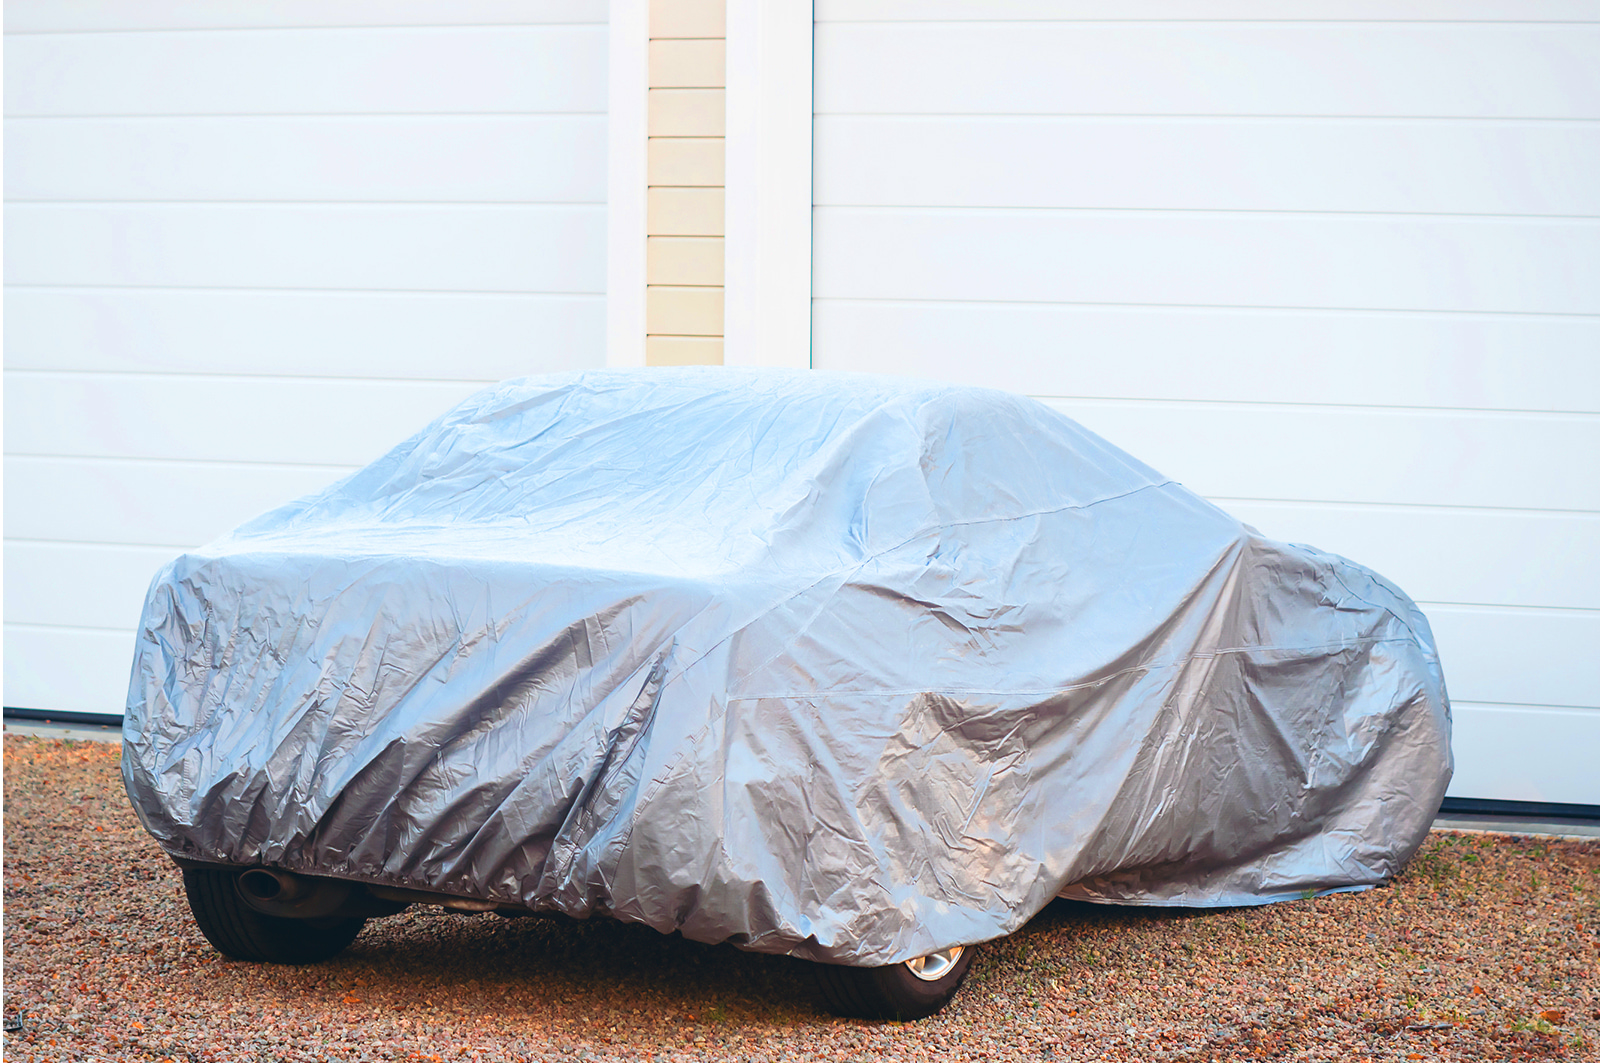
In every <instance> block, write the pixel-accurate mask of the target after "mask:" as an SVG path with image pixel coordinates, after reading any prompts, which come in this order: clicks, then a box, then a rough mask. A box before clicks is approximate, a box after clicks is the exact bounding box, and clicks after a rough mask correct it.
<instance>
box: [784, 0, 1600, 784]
mask: <svg viewBox="0 0 1600 1063" xmlns="http://www.w3.org/2000/svg"><path fill="white" fill-rule="evenodd" d="M1284 10H1285V6H1284V5H1282V4H1268V3H1263V2H1251V0H1231V2H1229V0H1206V2H1201V0H1161V2H1157V0H1146V2H1138V0H1124V2H1116V3H1113V2H1111V0H1103V2H1096V0H1077V2H1061V0H1057V2H1044V0H1039V2H1029V0H1009V2H984V0H968V2H962V0H925V2H917V3H911V2H895V0H823V2H819V3H818V4H817V26H816V42H817V43H816V47H817V53H816V73H815V81H816V90H815V91H816V100H815V112H816V115H815V127H814V137H815V159H816V161H815V192H814V204H815V207H814V212H813V225H814V236H815V252H814V255H815V258H814V302H813V330H814V340H813V342H814V364H816V365H817V367H819V368H841V369H855V370H863V371H878V372H893V373H914V374H918V375H923V376H932V377H945V378H949V379H955V380H963V381H967V382H971V383H979V384H988V385H993V386H1000V387H1006V388H1011V389H1014V390H1018V391H1023V392H1026V393H1030V394H1034V395H1037V396H1040V397H1042V398H1045V399H1046V400H1047V401H1049V402H1051V403H1052V404H1054V405H1056V406H1057V407H1058V408H1060V409H1062V410H1064V411H1066V412H1067V413H1069V414H1071V415H1072V416H1073V417H1075V418H1077V419H1078V420H1080V421H1081V422H1083V423H1084V424H1085V425H1087V426H1088V427H1090V428H1092V429H1094V430H1096V431H1098V432H1100V433H1102V434H1103V435H1105V436H1106V437H1108V438H1109V439H1111V440H1112V441H1114V442H1116V443H1118V444H1119V445H1121V446H1123V447H1125V448H1126V449H1127V450H1129V451H1131V452H1132V453H1134V454H1136V455H1138V456H1139V457H1141V458H1143V459H1144V460H1146V461H1148V462H1150V463H1151V464H1153V465H1155V466H1156V467H1157V468H1160V469H1162V470H1163V471H1165V472H1167V473H1168V474H1169V475H1172V476H1174V477H1176V478H1178V479H1180V480H1182V481H1184V482H1185V483H1187V484H1188V485H1189V486H1191V487H1193V488H1195V489H1196V490H1198V491H1200V492H1202V493H1203V494H1205V495H1207V496H1208V497H1210V498H1212V499H1213V500H1215V501H1217V502H1218V503H1220V504H1221V505H1223V506H1224V507H1225V508H1227V509H1229V510H1230V511H1232V512H1234V513H1236V514H1238V515H1239V516H1240V517H1242V518H1244V519H1245V520H1248V521H1250V522H1251V523H1254V524H1256V525H1257V526H1258V527H1260V528H1261V529H1262V530H1263V531H1265V532H1267V533H1268V534H1270V535H1274V536H1278V537H1281V538H1286V539H1290V540H1297V541H1305V542H1312V543H1315V544H1317V545H1319V546H1322V547H1325V548H1327V549H1331V550H1334V551H1337V552H1340V553H1343V554H1347V555H1348V556H1350V557H1353V558H1355V559H1356V560H1358V561H1361V562H1363V563H1365V564H1368V565H1370V566H1372V567H1373V568H1375V569H1377V570H1378V571H1380V572H1382V573H1384V574H1385V575H1387V576H1389V577H1390V578H1392V579H1394V580H1395V581H1397V582H1398V583H1399V584H1400V585H1401V586H1402V587H1404V588H1406V590H1407V591H1408V592H1409V593H1411V594H1412V595H1413V596H1414V597H1416V598H1417V599H1418V600H1419V601H1420V602H1421V603H1422V604H1423V607H1424V609H1425V611H1426V612H1427V614H1428V616H1429V618H1430V620H1431V621H1432V623H1433V625H1434V629H1435V632H1436V634H1437V636H1438V639H1439V644H1440V650H1441V654H1442V656H1443V659H1444V664H1445V669H1446V677H1447V680H1448V683H1449V687H1450V691H1451V694H1452V695H1453V700H1454V704H1455V712H1456V717H1455V719H1456V751H1457V757H1458V770H1457V776H1456V781H1455V784H1454V785H1453V787H1452V789H1451V793H1452V794H1454V795H1456V796H1467V797H1488V798H1502V799H1513V800H1543V801H1564V802H1578V803H1600V771H1596V770H1595V767H1594V765H1595V764H1596V763H1600V3H1596V2H1593V0H1570V2H1563V0H1550V2H1530V0H1518V2H1512V0H1502V2H1496V0H1473V2H1459V3H1445V2H1442V0H1403V2H1397V3H1396V2H1392V3H1383V4H1379V3H1370V2H1365V0H1345V2H1332V0H1329V2H1314V3H1306V4H1297V5H1292V8H1291V10H1292V11H1293V12H1294V17H1293V18H1292V19H1285V18H1283V16H1282V12H1283V11H1284ZM1453 19H1454V20H1460V21H1451V20H1453Z"/></svg>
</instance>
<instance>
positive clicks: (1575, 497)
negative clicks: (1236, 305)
mask: <svg viewBox="0 0 1600 1063" xmlns="http://www.w3.org/2000/svg"><path fill="white" fill-rule="evenodd" d="M1047 401H1049V403H1050V404H1051V405H1052V406H1054V407H1056V408H1057V409H1059V410H1061V411H1062V412H1063V413H1065V414H1067V415H1068V416H1070V417H1072V418H1073V419H1075V420H1077V421H1079V422H1080V423H1082V424H1083V425H1085V426H1086V427H1088V428H1089V429H1091V430H1093V431H1095V432H1098V433H1099V434H1101V435H1103V436H1105V437H1106V438H1107V439H1109V440H1111V441H1112V442H1113V443H1115V444H1117V445H1118V446H1120V447H1123V448H1124V449H1126V450H1128V451H1129V452H1131V453H1133V454H1136V455H1138V456H1139V457H1140V458H1142V459H1144V460H1145V461H1147V462H1149V463H1150V464H1151V465H1154V466H1155V467H1156V468H1158V469H1160V470H1161V471H1162V472H1164V473H1166V474H1167V475H1168V476H1171V477H1172V478H1173V479H1175V480H1178V481H1180V482H1182V483H1184V484H1185V485H1187V486H1188V487H1190V488H1192V489H1194V490H1196V491H1199V492H1200V493H1201V494H1204V495H1208V496H1219V497H1226V498H1250V499H1273V500H1283V501H1288V500H1296V499H1298V500H1304V501H1309V502H1386V503H1392V504H1420V505H1431V506H1477V507H1494V508H1505V509H1545V510H1558V511H1569V512H1593V511H1600V477H1595V476H1590V475H1586V471H1587V470H1585V469H1584V466H1583V463H1584V459H1585V458H1588V457H1592V456H1593V455H1595V454H1600V417H1596V416H1594V415H1592V414H1522V413H1500V412H1495V413H1483V412H1477V411H1459V410H1441V411H1428V412H1419V411H1414V410H1406V409H1370V408H1361V407H1305V406H1301V407H1295V406H1269V405H1265V404H1254V405H1251V404H1237V405H1234V404H1228V405H1223V404H1220V403H1183V402H1172V401H1166V402H1154V401H1150V402H1138V401H1127V400H1096V401H1092V402H1089V401H1072V400H1066V399H1049V400H1047Z"/></svg>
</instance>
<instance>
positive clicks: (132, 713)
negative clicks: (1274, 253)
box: [123, 369, 1451, 964]
mask: <svg viewBox="0 0 1600 1063" xmlns="http://www.w3.org/2000/svg"><path fill="white" fill-rule="evenodd" d="M1263 445H1270V442H1264V444H1263ZM1449 729H1450V720H1449V705H1448V701H1447V698H1446V695H1445V690H1444V682H1443V677H1442V675H1441V673H1440V668H1439V662H1438V658H1437V655H1436V653H1435V650H1434V646H1433V641H1432V636H1431V634H1430V632H1429V629H1428V624H1427V621H1426V620H1425V619H1424V618H1423V616H1422V614H1421V613H1420V612H1419V611H1418V609H1417V608H1416V606H1415V605H1413V604H1412V602H1411V601H1410V600H1409V599H1408V598H1407V597H1406V596H1405V595H1404V594H1403V593H1401V592H1400V591H1399V590H1398V589H1397V588H1395V587H1394V586H1393V585H1392V584H1390V583H1388V582H1386V581H1385V580H1383V579H1381V578H1380V577H1378V576H1376V575H1374V574H1373V573H1371V572H1369V571H1367V570H1366V569H1364V568H1361V567H1360V566H1358V565H1355V564H1352V563H1351V562H1349V561H1346V560H1344V559H1343V558H1340V557H1336V556H1334V555H1331V554H1327V553H1323V552H1321V551H1318V550H1315V549H1312V548H1310V547H1306V546H1298V545H1287V544H1284V543H1279V542H1274V541H1272V540H1269V539H1266V538H1264V537H1263V536H1261V535H1260V534H1259V533H1257V532H1256V531H1255V530H1254V529H1252V528H1250V527H1248V526H1246V525H1243V524H1241V523H1240V522H1239V521H1237V520H1235V519H1234V518H1232V517H1230V516H1228V515H1227V514H1226V513H1224V512H1222V511H1221V510H1219V509H1217V508H1216V507H1215V506H1212V505H1211V504H1210V503H1208V502H1206V501H1204V500H1203V499H1201V498H1199V497H1198V496H1196V495H1195V494H1193V493H1191V492H1190V491H1188V490H1185V489H1184V488H1183V487H1181V486H1179V485H1178V484H1176V483H1173V482H1172V481H1170V480H1167V479H1165V478H1164V477H1162V476H1161V475H1159V474H1158V473H1156V472H1155V471H1153V470H1152V469H1150V468H1148V467H1147V466H1145V465H1143V464H1141V463H1139V462H1138V461H1136V460H1134V459H1132V458H1130V457H1129V456H1128V455H1126V454H1124V453H1123V452H1121V451H1120V450H1118V449H1117V448H1115V447H1113V446H1111V445H1110V444H1108V443H1106V442H1105V441H1104V440H1101V439H1100V438H1099V437H1097V436H1095V435H1094V434H1092V433H1090V432H1088V431H1086V430H1085V429H1083V428H1081V427H1080V426H1079V425H1077V424H1076V423H1074V422H1073V421H1071V420H1069V419H1067V418H1066V417H1063V416H1061V415H1060V414H1057V413H1055V412H1054V411H1052V410H1050V409H1049V408H1048V407H1046V406H1044V405H1042V404H1040V403H1037V402H1034V401H1032V400H1029V399H1024V398H1019V397H1017V396H1013V395H1008V394H1004V393H1000V392H993V391H986V390H979V389H972V388H960V387H951V386H944V385H936V384H925V383H916V382H905V381H896V380H888V379H883V378H876V377H865V376H854V375H832V374H821V373H803V372H794V373H789V372H782V371H765V372H763V371H738V370H729V369H682V370H652V371H648V372H639V371H633V372H629V371H602V372H589V373H581V374H568V375H563V376H555V377H544V378H529V379H525V380H520V381H512V382H509V383H505V384H501V385H499V386H497V387H493V388H490V389H488V390H486V391H483V392H481V393H479V394H478V395H476V396H474V397H473V398H471V399H469V400H467V401H466V402H464V403H462V404H461V405H460V406H458V407H457V408H455V409H454V410H452V411H450V412H449V413H447V414H446V415H445V416H443V417H442V418H440V419H439V420H438V421H436V422H435V423H433V424H432V425H430V426H429V427H428V428H426V429H424V430H423V431H422V432H420V433H419V434H417V435H416V436H414V437H413V438H412V439H410V440H408V441H407V442H405V443H403V444H402V445H400V446H399V447H397V448H396V449H394V450H393V451H391V452H390V453H389V454H387V455H386V456H384V457H383V458H381V459H380V460H378V461H377V462H375V463H374V464H372V465H371V466H369V467H367V468H365V469H363V470H361V471H360V472H357V473H355V474H354V475H352V476H350V477H348V478H346V479H344V480H343V481H341V482H339V483H337V484H335V485H333V486H332V487H330V488H328V489H327V490H325V491H323V492H322V493H321V494H318V495H314V496H311V497H309V498H306V499H303V500H300V501H298V502H294V503H292V504H290V505H287V506H284V507H282V508H280V509H278V510H275V511H273V512H271V513H268V514H266V515H265V516H263V517H261V518H259V519H257V520H255V521H252V522H251V523H249V524H246V525H245V526H243V527H242V528H240V529H238V530H237V531H235V532H233V533H232V534H231V535H229V536H226V537H225V538H223V539H221V540H219V541H217V542H215V543H213V544H211V545H210V546H208V547H205V548H203V549H200V550H196V551H193V552H191V553H188V554H185V555H184V556H182V557H180V558H178V559H177V560H175V561H174V562H172V563H171V564H169V565H168V566H167V567H166V568H165V569H163V570H162V572H161V573H160V574H158V575H157V577H156V579H155V580H154V582H153V584H152V586H151V589H150V592H149V596H148V599H147V602H146V605H145V609H144V616H143V621H142V624H141V628H140V632H139V639H138V648H137V653H136V657H135V660H134V665H133V675H132V681H131V685H130V688H129V693H128V712H127V721H126V725H125V739H124V746H123V774H124V778H125V780H126V783H127V787H128V792H129V794H130V795H131V797H132V800H133V804H134V806H135V808H136V809H137V810H138V813H139V815H140V817H141V819H142V821H143V823H144V825H145V826H146V828H147V829H149V831H150V832H151V833H152V834H153V835H154V836H155V837H156V839H157V840H158V841H159V842H160V844H161V845H162V846H163V847H164V848H165V849H166V850H167V851H168V852H169V853H171V854H173V855H175V856H179V857H185V858H189V859H194V860H201V861H212V862H222V863H229V864H267V865H271V866H275V867H280V868H284V869H288V870H291V871H300V872H306V873H311V874H318V875H330V876H335V877H341V878H348V879H355V880H360V881H362V882H367V883H380V884H386V885H391V886H397V887H409V888H415V889H426V890H434V891H444V892H448V893H454V894H459V895H464V896H469V897H473V898H480V899H490V900H496V901H501V902H504V903H506V904H512V905H525V906H529V907H532V908H535V909H541V910H548V911H556V912H562V913H566V914H568V915H571V916H576V917H580V918H581V917H585V916H588V915H591V914H596V913H601V914H607V915H611V916H615V917H618V918H621V919H626V920H633V921H637V922H641V923H646V924H648V925H650V926H652V927H655V928H656V929H658V930H661V931H664V932H670V931H680V932H682V933H683V934H684V935H685V936H687V937H690V938H694V939H696V940H700V941H707V942H717V941H731V942H733V943H734V944H737V945H740V946H742V947H745V948H750V949H756V950H760V951H764V952H778V953H791V954H794V955H797V956H803V957H807V958H811V959H818V960H826V961H835V962H846V963H853V964H881V963H891V962H896V961H899V960H903V959H906V958H908V957H912V956H918V955H922V954H925V953H928V952H931V951H934V950H937V949H940V948H944V947H947V946H950V945H956V944H970V943H976V942H979V941H983V940H987V939H990V938H994V937H996V936H999V935H1003V934H1006V933H1009V932H1011V931H1013V930H1015V929H1016V928H1017V927H1019V926H1020V925H1021V924H1023V923H1024V922H1026V921H1027V920H1028V919H1029V918H1030V917H1031V916H1032V915H1033V914H1034V913H1036V912H1037V911H1038V910H1039V909H1040V908H1042V907H1043V906H1044V905H1045V904H1047V903H1048V902H1049V901H1050V900H1051V899H1052V898H1054V897H1057V896H1066V897H1073V898H1079V899H1084V900H1097V901H1110V902H1119V903H1134V904H1161V905H1194V906H1217V905H1238V904H1256V903H1261V902H1266V901H1272V900H1279V899H1285V898H1292V897H1300V896H1305V895H1307V894H1309V893H1312V892H1320V891H1325V890H1337V889H1347V888H1360V887H1365V886H1370V885H1373V884H1376V883H1380V882H1382V881H1384V880H1385V879H1386V878H1388V877H1389V876H1391V875H1393V874H1394V873H1395V872H1396V871H1397V870H1398V869H1399V867H1400V866H1401V865H1402V864H1403V863H1404V862H1405V861H1406V860H1407V859H1408V858H1409V857H1410V855H1411V854H1412V853H1413V852H1414V850H1415V849H1416V847H1417V846H1418V845H1419V844H1420V843H1421V841H1422V839H1423V837H1424V835H1425V834H1426V832H1427V830H1428V828H1429V824H1430V822H1431V820H1432V817H1433V815H1434V813H1435V812H1436V811H1437V809H1438V807H1439V803H1440V800H1441V798H1442V797H1443V794H1444V790H1445V786H1446V784H1447V782H1448V781H1449V777H1450V771H1451V757H1450V750H1449Z"/></svg>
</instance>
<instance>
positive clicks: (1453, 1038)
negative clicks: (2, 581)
mask: <svg viewBox="0 0 1600 1063" xmlns="http://www.w3.org/2000/svg"><path fill="white" fill-rule="evenodd" d="M117 756H118V750H117V747H116V746H114V745H106V744H100V743H91V742H84V743H72V742H60V741H47V740H38V739H28V738H18V737H7V738H6V739H5V772H4V787H5V852H4V876H5V922H4V948H5V1004H4V1010H5V1022H6V1030H7V1032H6V1033H5V1059H6V1060H8V1061H15V1063H22V1061H24V1060H117V1061H121V1060H150V1061H155V1060H165V1059H171V1060H173V1061H175V1063H210V1061H241V1063H243V1061H248V1063H261V1061H264V1060H273V1061H276V1060H294V1061H301V1060H305V1061H310V1060H341V1061H344V1060H348V1061H356V1060H371V1061H376V1060H440V1061H446V1060H448V1061H452V1063H454V1061H464V1060H482V1061H491V1060H492V1061H510V1060H573V1059H590V1060H661V1061H669V1060H670V1061H677V1060H694V1061H701V1060H773V1061H780V1060H781V1061H787V1060H836V1059H849V1060H855V1059H922V1058H937V1059H938V1060H940V1061H941V1063H946V1061H950V1063H954V1061H957V1060H963V1059H1030V1060H1031V1059H1051V1060H1124V1059H1125V1060H1231V1059H1238V1060H1245V1059H1252V1060H1253V1059H1275V1058H1281V1059H1295V1060H1324V1059H1325V1060H1339V1061H1346V1060H1349V1061H1359V1060H1363V1059H1371V1060H1374V1061H1378V1060H1413V1059H1424V1060H1443V1059H1451V1060H1454V1059H1505V1060H1520V1059H1570V1060H1595V1059H1600V978H1597V966H1600V843H1595V842H1577V841H1553V840H1547V839H1537V838H1518V837H1511V836H1505V835H1475V834H1447V833H1436V834H1434V835H1433V836H1431V837H1430V838H1429V840H1428V842H1427V844H1426V845H1425V846H1424V848H1423V850H1422V852H1421V853H1419V854H1418V856H1417V858H1416V859H1415V860H1414V861H1412V864H1411V866H1410V867H1409V868H1408V869H1407V870H1406V872H1405V873H1404V874H1403V875H1401V876H1400V878H1399V879H1397V880H1396V882H1395V883H1394V884H1393V885H1392V886H1390V887H1389V888H1387V889H1381V890H1373V891H1370V892H1367V893H1359V894H1339V895H1335V896H1331V897H1323V898H1318V899H1314V900H1305V901H1296V902H1291V903H1287V904H1278V905H1270V906H1267V907H1265V908H1255V909H1230V910H1221V911H1175V910H1151V909H1129V908H1095V907H1090V906H1086V905H1071V904H1066V903H1064V902H1058V903H1057V904H1055V905H1052V906H1051V907H1050V908H1048V909H1046V910H1045V911H1044V912H1043V913H1041V914H1040V915H1039V917H1038V918H1036V919H1034V920H1033V922H1031V923H1030V924H1029V925H1028V926H1027V927H1025V928H1024V929H1023V930H1022V931H1021V932H1020V933H1018V934H1016V935H1014V936H1013V937H1011V938H1009V939H1007V940H1005V941H1002V942H996V943H994V944H992V945H989V946H987V947H985V948H984V950H983V951H982V953H980V955H979V959H978V963H977V965H976V966H975V967H974V971H973V974H972V976H971V978H969V980H968V982H967V985H966V987H965V988H964V989H963V990H962V992H961V993H960V994H959V995H958V996H957V998H956V1001H955V1003H954V1004H952V1005H951V1007H950V1008H948V1009H947V1010H946V1011H945V1012H944V1013H943V1014H941V1015H939V1016H936V1017H935V1018H933V1019H929V1020H926V1021H924V1022H920V1023H910V1024H905V1025H898V1024H894V1023H866V1022H855V1021H843V1020H838V1019H834V1018H831V1017H830V1016H828V1015H826V1014H825V1013H823V1012H822V1011H821V1009H820V1007H819V1005H818V1000H817V996H816V993H815V990H814V989H813V988H812V985H811V980H810V976H809V972H808V971H807V970H806V969H805V965H804V964H802V963H799V962H797V961H793V960H788V959H785V958H782V957H774V956H757V955H751V954H749V953H743V952H739V951H738V950H736V949H733V948H729V947H710V946H705V945H698V944H695V943H693V942H689V941H684V940H682V939H680V938H677V937H663V936H662V935H659V934H657V933H655V932H654V931H651V930H648V929H645V928H643V927H638V926H629V925H625V924H621V923H615V922H609V921H605V920H594V921H592V922H588V923H577V922H571V921H565V920H558V919H501V918H498V917H495V916H460V915H448V914H444V913H443V912H442V911H441V910H439V909H431V908H413V909H411V910H410V911H408V912H406V913H405V914H403V915H400V916H396V917H394V918H392V919H386V920H378V921H375V922H373V923H370V924H368V926H367V929H366V930H365V931H363V932H362V935H361V936H360V937H359V938H358V939H357V940H356V942H355V944H354V945H353V946H352V947H351V948H350V949H349V950H348V951H347V952H345V953H344V954H343V955H341V956H339V957H338V958H336V959H335V960H333V961H331V962H329V963H326V964H321V965H319V966H315V967H301V968H285V967H269V966H257V965H252V964H246V963H237V962H234V961H231V960H227V959H224V958H223V957H221V956H220V955H218V954H217V953H216V952H215V951H214V950H212V949H211V947H210V946H209V945H207V944H206V942H205V940H204V939H203V938H202V937H201V936H200V933H199V931H198V930H196V929H195V927H194V925H193V924H192V923H191V922H190V920H189V914H188V909H187V906H186V905H185V903H184V899H183V890H182V885H181V881H180V878H179V875H178V872H177V870H176V869H175V868H174V867H173V866H172V864H171V862H170V861H169V860H167V858H166V857H165V856H163V855H162V854H161V853H160V851H159V850H158V849H157V848H156V846H155V843H154V842H152V841H151V840H150V838H149V837H148V836H146V835H145V834H144V832H143V831H142V830H141V829H140V828H139V825H138V823H137V821H136V820H135V819H134V816H133V813H132V811H130V810H129V808H128V805H127V800H126V798H125V797H124V796H123V793H122V786H121V782H120V780H119V778H118V776H117Z"/></svg>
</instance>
